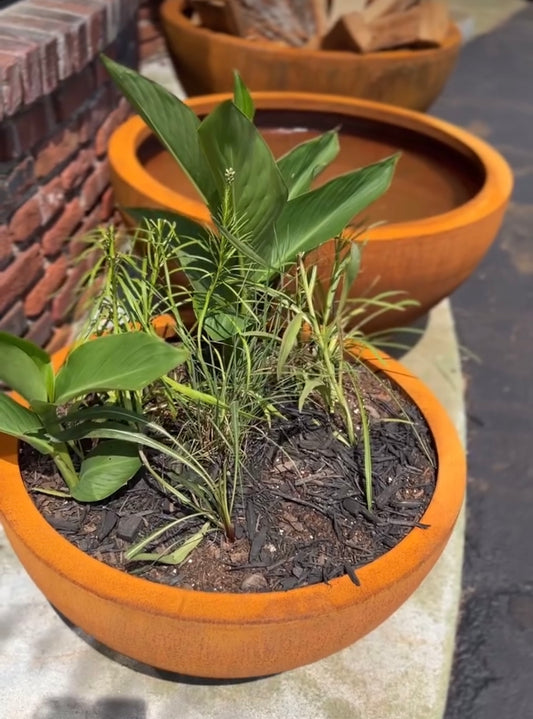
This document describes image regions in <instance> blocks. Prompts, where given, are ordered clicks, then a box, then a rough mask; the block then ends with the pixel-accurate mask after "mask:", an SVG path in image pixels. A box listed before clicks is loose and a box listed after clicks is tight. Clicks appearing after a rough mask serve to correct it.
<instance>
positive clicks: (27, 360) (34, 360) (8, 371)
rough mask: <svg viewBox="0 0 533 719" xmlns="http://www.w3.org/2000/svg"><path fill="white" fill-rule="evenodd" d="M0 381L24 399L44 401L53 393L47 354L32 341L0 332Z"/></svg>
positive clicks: (52, 375)
mask: <svg viewBox="0 0 533 719" xmlns="http://www.w3.org/2000/svg"><path fill="white" fill-rule="evenodd" d="M0 380H2V381H3V382H5V383H6V384H7V385H8V386H9V387H10V388H11V389H13V390H15V392H18V393H19V394H20V395H22V397H24V399H26V400H27V401H28V402H30V403H31V402H32V400H40V401H42V402H46V400H47V399H48V396H49V394H51V393H52V392H53V386H54V373H53V370H52V365H51V362H50V356H49V355H48V354H47V353H46V352H44V350H42V349H40V347H37V345H34V344H33V343H32V342H28V341H27V340H23V339H21V338H20V337H14V336H13V335H10V334H8V333H7V332H0Z"/></svg>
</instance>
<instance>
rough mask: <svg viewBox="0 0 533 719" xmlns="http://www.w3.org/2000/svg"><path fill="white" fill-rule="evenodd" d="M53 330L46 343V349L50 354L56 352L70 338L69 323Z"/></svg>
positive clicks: (69, 340)
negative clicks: (50, 337)
mask: <svg viewBox="0 0 533 719" xmlns="http://www.w3.org/2000/svg"><path fill="white" fill-rule="evenodd" d="M53 332H54V333H53V335H52V339H51V340H50V342H48V344H47V345H46V351H47V352H49V353H50V354H53V353H54V352H57V351H58V350H60V349H61V348H62V347H64V346H65V345H67V344H69V342H71V340H72V327H71V326H70V325H63V326H62V327H56V328H54V331H53Z"/></svg>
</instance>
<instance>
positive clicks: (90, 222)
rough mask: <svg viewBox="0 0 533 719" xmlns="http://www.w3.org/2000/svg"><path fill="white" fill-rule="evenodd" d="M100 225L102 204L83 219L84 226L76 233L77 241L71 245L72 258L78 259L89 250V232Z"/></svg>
mask: <svg viewBox="0 0 533 719" xmlns="http://www.w3.org/2000/svg"><path fill="white" fill-rule="evenodd" d="M99 224H100V203H98V205H97V206H96V207H95V208H94V209H93V211H92V212H89V214H88V215H86V216H85V217H84V219H83V224H82V225H81V227H80V228H79V230H78V231H77V232H76V239H75V241H74V242H72V243H71V244H70V247H69V253H70V256H71V257H78V255H79V254H80V253H81V252H83V250H86V249H87V246H88V245H87V241H86V240H87V235H88V233H89V232H91V231H92V230H94V229H95V227H98V225H99Z"/></svg>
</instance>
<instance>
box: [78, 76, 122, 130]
mask: <svg viewBox="0 0 533 719" xmlns="http://www.w3.org/2000/svg"><path fill="white" fill-rule="evenodd" d="M114 98H115V95H114V93H113V92H112V89H111V84H110V83H108V84H107V85H104V86H103V87H101V88H100V89H99V90H98V91H97V92H96V93H95V96H94V97H93V99H92V101H91V103H90V106H89V108H87V110H84V111H83V113H82V114H81V116H80V117H79V118H78V124H77V131H78V134H79V138H80V143H81V144H84V143H86V142H91V143H92V142H93V141H94V136H95V134H96V133H97V131H98V128H99V127H100V125H101V124H102V123H103V122H104V120H105V119H106V117H107V116H108V115H109V113H110V112H112V111H113V110H114V109H115V107H116V105H117V101H116V99H114Z"/></svg>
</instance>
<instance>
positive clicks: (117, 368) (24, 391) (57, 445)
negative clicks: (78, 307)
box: [0, 331, 187, 502]
mask: <svg viewBox="0 0 533 719" xmlns="http://www.w3.org/2000/svg"><path fill="white" fill-rule="evenodd" d="M0 355H1V356H2V364H1V366H0V379H1V380H2V381H4V382H5V383H6V384H7V385H8V386H9V387H11V388H12V389H13V390H15V391H16V392H17V393H18V394H19V395H21V397H23V398H24V400H26V402H27V404H28V407H24V406H22V405H21V404H19V403H18V402H17V401H15V399H14V398H13V397H10V396H9V395H6V394H0V431H1V432H4V433H5V434H9V435H12V436H14V437H17V438H19V439H21V440H23V441H24V442H27V443H28V444H30V445H31V446H32V447H34V448H35V449H37V450H38V451H39V452H42V453H44V454H49V455H50V456H51V457H52V458H53V460H54V462H55V464H56V466H57V468H58V470H59V472H60V473H61V475H62V477H63V479H64V480H65V483H66V485H67V487H68V490H69V493H70V495H71V496H72V497H74V498H75V499H77V500H79V501H82V502H87V501H97V500H100V499H104V498H105V497H108V496H109V495H110V494H113V493H114V492H115V491H117V490H118V489H120V487H122V486H124V485H125V484H126V483H127V482H128V481H129V480H130V479H131V478H132V477H133V475H134V474H135V473H136V472H137V470H138V469H139V467H140V466H141V460H140V458H139V454H138V451H137V448H136V446H135V445H134V444H132V443H131V442H130V441H126V440H124V438H123V436H127V435H128V433H129V432H128V429H127V428H131V426H132V425H133V426H137V425H139V424H140V423H143V421H144V420H143V417H142V415H139V414H137V413H136V412H134V411H132V410H130V411H128V410H127V409H124V408H123V407H122V406H121V405H120V403H119V402H108V403H106V404H104V405H95V406H90V405H89V404H87V403H86V402H84V400H85V399H86V398H87V397H88V396H91V395H94V394H95V393H106V394H109V393H137V394H138V393H140V392H141V390H143V389H144V388H145V387H146V386H147V385H149V384H150V383H151V382H153V381H154V380H156V379H158V378H159V377H161V376H162V375H164V374H166V373H167V372H169V371H170V370H171V369H173V368H174V367H176V366H177V365H179V364H181V363H182V362H183V361H184V360H185V359H186V357H187V352H186V350H185V349H184V348H183V347H178V346H171V345H168V344H166V343H165V342H163V341H161V340H159V339H157V338H156V337H153V336H151V335H148V334H146V333H143V332H131V331H130V332H127V333H125V334H121V335H107V336H104V337H100V338H98V339H95V340H92V341H90V342H87V343H84V344H80V345H78V346H77V347H76V348H75V349H74V350H73V351H72V352H70V354H69V355H68V356H67V358H66V361H65V363H64V364H63V366H62V367H61V368H60V369H59V371H58V372H57V374H55V373H54V370H53V367H52V362H51V358H50V356H49V355H48V354H47V353H46V352H44V351H43V350H41V349H40V348H39V347H37V346H36V345H34V344H32V343H31V342H28V341H27V340H24V339H20V338H18V337H14V336H12V335H10V334H7V333H4V332H1V333H0ZM134 399H135V396H134V397H133V400H134ZM105 431H109V432H112V433H113V436H112V438H110V439H108V440H106V441H102V442H99V443H97V444H96V445H94V446H91V447H90V448H89V450H88V451H85V449H84V446H83V444H82V442H81V440H83V439H84V438H88V437H91V436H93V437H94V436H97V434H98V432H100V433H101V432H105ZM76 464H78V465H79V469H77V468H76Z"/></svg>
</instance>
